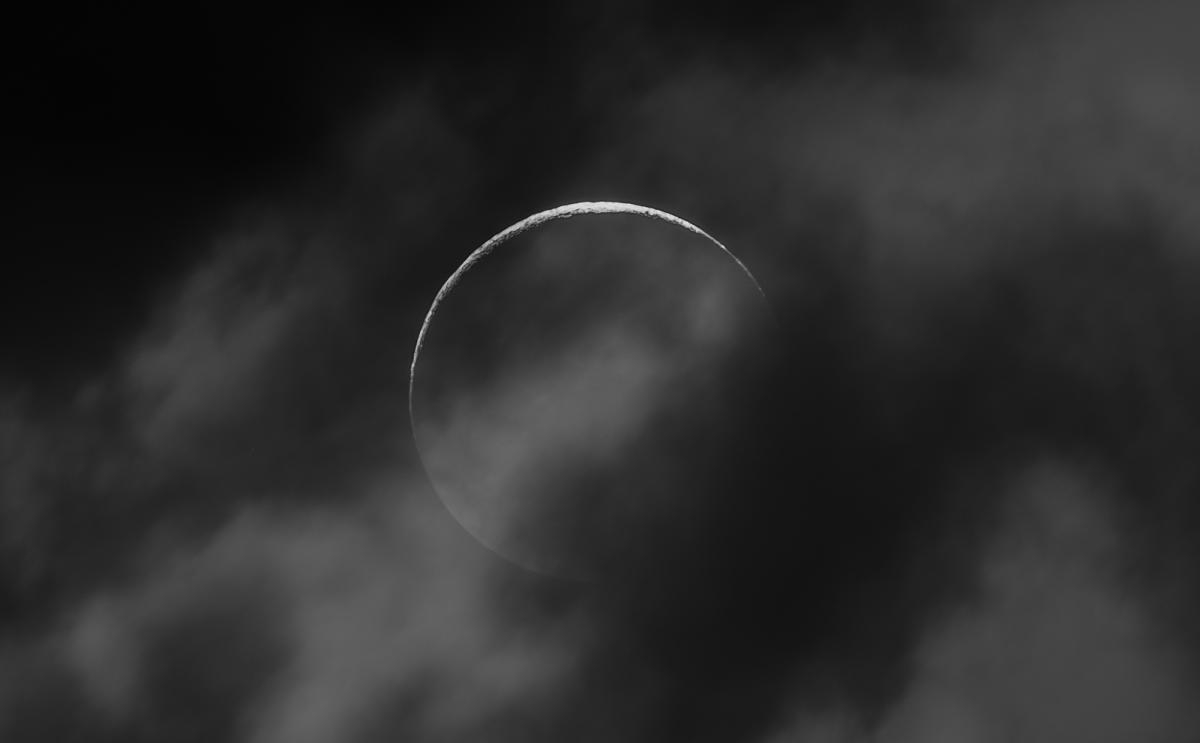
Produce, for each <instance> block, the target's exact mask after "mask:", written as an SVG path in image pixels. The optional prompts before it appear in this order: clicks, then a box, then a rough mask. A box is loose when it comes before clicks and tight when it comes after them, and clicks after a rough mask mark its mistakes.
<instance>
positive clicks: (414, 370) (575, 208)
mask: <svg viewBox="0 0 1200 743" xmlns="http://www.w3.org/2000/svg"><path fill="white" fill-rule="evenodd" d="M584 215H630V216H634V217H644V218H646V219H648V220H652V221H653V222H655V223H659V224H666V225H670V226H674V227H678V228H680V229H681V230H684V231H686V232H688V233H691V234H693V235H695V236H699V237H700V238H703V241H707V243H709V244H711V245H712V246H713V247H715V248H717V249H718V250H719V251H720V253H721V254H723V257H724V258H727V259H728V260H731V261H732V262H733V265H735V266H736V269H737V272H739V273H740V275H741V276H742V277H743V279H741V280H740V281H742V283H743V284H744V282H745V280H748V281H749V284H750V285H751V286H752V287H753V293H754V294H755V295H756V297H757V299H758V300H759V301H761V304H762V305H763V306H764V307H765V304H766V303H765V296H764V294H763V291H762V287H761V286H760V285H759V283H758V281H757V280H756V279H755V278H754V276H753V275H752V274H751V273H750V271H749V269H747V268H746V266H745V265H744V264H743V263H742V262H741V261H740V260H739V259H738V258H737V257H736V256H735V255H733V253H732V252H730V251H729V250H728V249H727V248H726V247H725V246H724V245H722V244H721V243H720V242H719V241H718V240H716V239H715V238H713V237H712V236H711V235H709V234H708V233H707V232H705V231H704V230H702V229H700V228H699V227H697V226H696V225H694V224H692V223H690V222H688V221H686V220H684V219H681V218H679V217H677V216H675V215H673V214H669V213H667V212H664V211H660V210H658V209H654V208H652V207H647V206H640V205H637V204H627V203H620V202H603V201H601V202H580V203H575V204H568V205H565V206H560V207H556V208H554V209H548V210H546V211H542V212H538V213H536V214H533V215H532V216H529V217H526V218H525V219H523V220H521V221H519V222H517V223H516V224H513V225H512V226H510V227H508V228H507V229H505V230H503V231H501V232H499V233H497V234H496V235H495V236H493V237H492V238H491V239H489V240H487V241H486V242H485V243H483V245H481V246H480V247H479V248H477V249H476V250H475V251H474V252H472V253H471V254H470V255H469V256H468V257H467V258H466V260H465V261H463V263H462V265H460V266H459V267H458V269H457V270H456V271H454V273H453V274H452V275H451V276H450V278H448V279H447V280H446V282H445V283H444V284H443V285H442V287H441V289H440V290H439V291H438V293H437V296H436V297H435V298H434V300H433V303H432V305H431V306H430V308H429V311H428V312H427V313H426V315H425V320H424V322H423V323H422V325H421V330H420V333H419V334H418V336H417V342H416V345H415V347H414V349H413V356H412V364H411V367H410V370H409V385H408V406H409V418H410V424H411V426H412V432H413V436H414V440H415V441H416V445H417V446H416V448H417V453H418V456H419V457H420V460H421V462H422V465H423V466H424V468H425V470H426V473H427V475H428V476H429V479H430V481H431V483H432V484H433V486H434V490H435V492H437V494H438V497H439V498H440V499H441V500H442V502H443V504H444V505H445V506H446V507H447V509H448V510H449V511H450V513H451V514H452V515H453V516H454V518H455V519H456V520H457V521H458V522H459V524H460V525H461V526H462V527H463V528H464V529H466V530H467V531H468V532H469V533H471V534H472V536H474V537H475V538H476V539H477V540H479V541H480V542H481V543H482V544H483V545H484V546H485V547H487V548H489V549H490V550H491V551H493V552H496V553H497V554H499V555H500V556H502V557H504V558H505V559H507V560H509V561H511V562H514V563H516V564H518V565H522V566H523V567H526V568H529V569H534V570H535V571H537V572H548V573H563V572H570V571H562V570H556V569H553V568H551V569H546V568H544V567H540V566H538V565H534V564H531V560H528V559H521V558H520V557H519V556H518V555H515V554H514V550H512V549H506V548H505V547H504V545H502V544H498V543H497V541H498V540H497V539H496V538H494V537H493V538H490V539H489V538H487V537H486V536H485V535H484V534H483V533H481V532H483V531H487V530H488V529H489V527H490V525H491V522H492V521H495V520H497V518H498V517H497V516H496V515H494V514H492V515H485V516H479V517H478V518H477V519H476V520H475V521H472V519H471V518H468V517H465V515H464V511H465V510H466V509H465V507H464V505H463V503H464V499H462V498H459V499H457V500H456V498H455V495H458V494H457V493H449V492H445V488H443V487H441V485H440V483H439V481H438V477H437V468H436V467H435V466H431V460H430V456H431V454H430V452H429V451H427V450H425V449H424V448H423V447H422V442H421V439H420V435H419V432H418V420H417V410H416V407H417V406H416V397H417V379H418V373H419V370H420V368H421V363H422V359H423V356H422V351H423V350H424V349H425V347H426V342H427V340H428V339H429V334H430V329H431V328H432V326H433V324H434V319H435V318H436V317H438V313H439V310H441V309H443V305H444V304H445V303H446V301H447V299H448V298H449V297H450V296H451V294H452V293H453V292H454V290H455V289H456V288H457V287H459V286H460V284H461V283H462V282H463V279H464V277H465V276H466V275H467V274H468V272H470V271H471V270H472V269H473V268H475V267H476V266H478V265H479V264H480V262H481V261H483V260H484V259H485V258H487V257H488V256H489V255H490V254H492V253H493V252H495V251H496V250H497V249H498V248H500V247H501V246H503V245H505V244H506V243H508V242H510V241H512V240H513V239H514V238H517V237H518V236H521V235H523V234H526V233H529V232H530V231H531V230H536V228H538V227H540V226H543V225H547V224H548V223H552V222H556V221H558V220H566V219H570V218H573V217H579V216H584ZM701 244H703V243H701ZM649 247H652V246H649ZM581 270H583V269H581ZM664 273H665V275H664V276H662V277H657V276H656V280H658V279H659V278H661V279H665V280H666V282H667V283H668V284H669V283H671V279H672V278H673V276H672V272H671V271H670V270H669V269H668V270H666V271H665V272H664ZM682 274H683V272H682V269H681V270H680V276H682ZM680 282H683V279H682V278H680ZM663 291H666V292H669V291H670V287H669V286H668V287H663ZM747 293H749V288H747ZM714 314H719V310H718V311H714ZM606 374H607V372H606V371H605V369H604V368H602V369H601V371H600V372H598V376H600V377H602V378H603V377H605V375H606ZM608 376H612V375H611V374H608ZM586 392H587V393H589V394H590V393H591V389H590V388H589V389H587V390H586ZM617 397H618V398H619V397H620V396H619V395H618V396H617ZM551 458H552V457H551ZM482 496H483V498H482V499H486V498H491V497H492V494H491V493H484V494H482ZM480 499H481V496H480V494H476V495H475V496H474V500H480ZM465 500H466V501H470V500H472V498H471V497H467V498H466V499H465ZM575 577H578V576H575Z"/></svg>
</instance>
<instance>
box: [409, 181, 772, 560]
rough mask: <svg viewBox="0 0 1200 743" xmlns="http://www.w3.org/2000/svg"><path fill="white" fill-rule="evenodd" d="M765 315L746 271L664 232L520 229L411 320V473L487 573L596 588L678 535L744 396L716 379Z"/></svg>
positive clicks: (600, 216)
mask: <svg viewBox="0 0 1200 743" xmlns="http://www.w3.org/2000/svg"><path fill="white" fill-rule="evenodd" d="M501 246H504V250H498V248H500V247H501ZM768 315H769V311H768V310H767V308H766V303H765V299H764V297H763V293H762V289H761V288H760V286H759V284H758V282H757V281H756V280H755V279H754V277H753V276H752V275H751V274H750V272H749V271H748V270H747V269H746V267H745V266H744V265H743V264H742V263H741V262H740V261H739V260H738V259H737V258H736V257H735V256H733V254H732V253H730V252H729V251H728V250H727V249H726V248H725V247H724V246H723V245H721V243H719V242H718V241H717V240H715V239H713V238H712V237H711V236H709V235H708V234H707V233H705V232H704V231H703V230H701V229H700V228H698V227H696V226H695V225H692V224H690V223H689V222H686V221H684V220H682V219H680V218H678V217H675V216H673V215H670V214H667V213H665V212H661V211H658V210H656V209H651V208H649V207H644V206H637V205H634V204H622V203H614V202H585V203H578V204H571V205H567V206H561V207H558V208H556V209H551V210H548V211H544V212H540V213H538V214H534V215H533V216H530V217H528V218H526V219H524V220H522V221H520V222H518V223H516V224H514V225H513V226H511V227H509V228H508V229H506V230H504V231H502V232H500V233H499V234H497V235H496V236H495V237H493V238H491V239H490V240H488V241H487V242H485V243H484V244H483V245H482V246H481V247H480V248H478V249H477V250H475V251H474V252H473V253H471V255H470V256H468V258H467V259H466V261H464V262H463V264H462V265H461V266H460V267H459V268H458V270H457V271H455V272H454V274H453V275H452V276H451V277H450V278H449V279H448V280H447V281H446V282H445V284H444V285H443V286H442V288H441V290H440V291H439V292H438V294H437V297H436V298H435V299H434V301H433V304H432V306H431V307H430V308H429V312H428V314H427V315H426V317H425V322H424V324H423V325H422V327H421V332H420V334H419V336H418V338H417V343H416V348H415V349H414V351H413V359H412V367H411V371H410V377H409V413H410V417H411V421H412V427H413V435H414V437H415V439H416V443H417V449H418V452H419V454H420V457H421V461H422V463H423V464H424V466H425V469H426V472H427V473H428V475H429V477H430V480H431V482H432V483H433V485H434V487H435V489H436V491H437V493H438V495H439V497H440V498H441V499H442V501H443V503H444V504H445V505H446V507H447V509H448V510H449V511H450V513H451V514H452V515H453V516H454V518H455V519H456V520H457V521H458V522H459V523H460V524H461V525H462V526H463V528H465V529H466V530H467V531H468V532H470V533H471V534H472V535H473V536H474V537H475V538H476V539H478V540H479V541H480V542H481V543H482V544H483V545H485V546H486V547H488V548H489V549H491V550H492V551H494V552H496V553H497V554H499V555H501V556H502V557H505V558H506V559H508V560H510V561H512V562H514V563H516V564H518V565H521V566H523V567H525V568H528V569H531V570H535V571H537V572H542V573H547V574H551V575H558V576H565V577H573V578H590V577H596V576H597V575H600V574H603V573H605V572H611V571H610V570H609V569H608V566H614V565H619V564H621V563H622V562H623V561H624V560H625V559H626V556H628V555H631V554H635V553H636V554H641V553H644V552H646V551H647V550H648V549H652V548H653V545H655V544H656V543H658V542H660V541H661V540H662V539H664V538H667V537H671V538H675V537H677V536H678V534H677V532H678V531H679V530H680V529H681V528H683V527H682V526H681V524H684V523H688V522H690V521H694V519H693V518H692V514H691V511H692V510H693V509H694V508H695V507H696V506H695V504H694V503H690V502H689V501H688V498H687V493H688V492H689V490H691V489H693V488H691V486H690V484H689V483H690V482H691V480H692V479H693V478H694V477H696V472H698V471H700V470H703V467H699V468H698V467H697V461H698V459H705V460H708V461H712V460H713V459H715V458H719V457H720V456H722V452H723V448H722V446H723V445H722V444H721V439H720V436H719V435H717V433H715V432H718V431H720V430H721V429H723V428H725V427H726V426H727V423H728V421H729V420H730V415H729V410H730V408H731V407H736V398H737V396H738V394H739V392H738V384H741V383H743V382H744V379H741V378H739V377H738V376H737V373H736V372H735V373H733V374H732V375H731V374H730V373H729V372H730V369H736V368H737V367H738V366H739V365H740V363H741V361H743V360H744V359H745V357H746V355H747V352H748V350H747V349H749V348H751V347H753V346H754V345H755V344H760V343H761V341H762V334H761V332H760V331H761V329H762V328H763V327H764V325H765V324H769V319H768ZM435 329H436V330H437V332H434V330H435Z"/></svg>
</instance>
